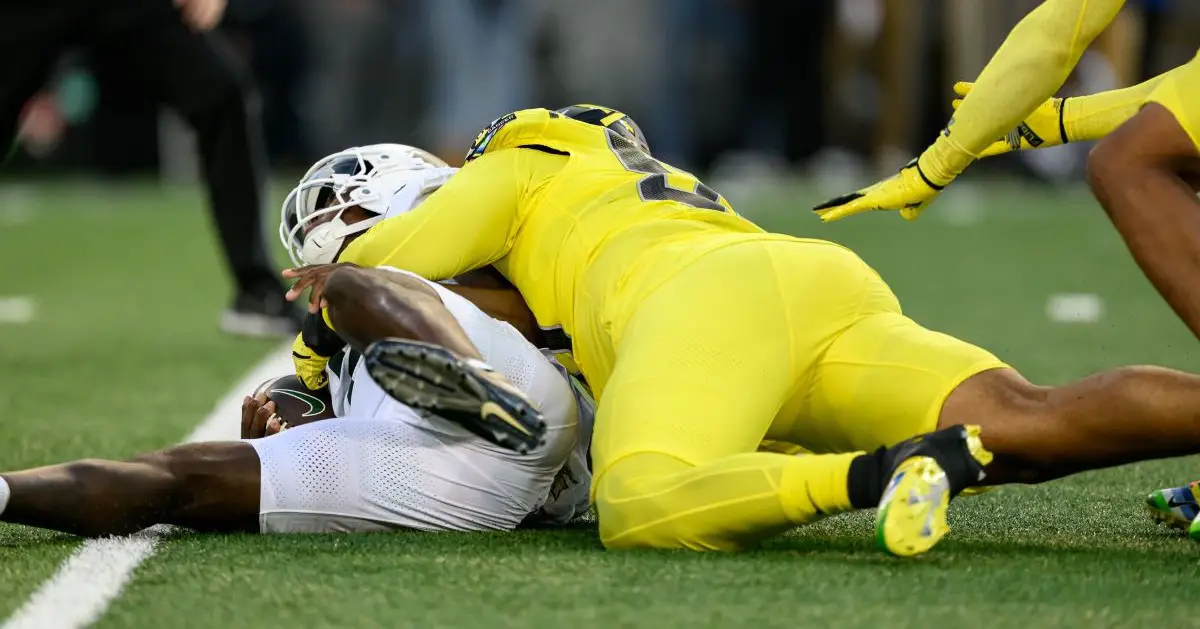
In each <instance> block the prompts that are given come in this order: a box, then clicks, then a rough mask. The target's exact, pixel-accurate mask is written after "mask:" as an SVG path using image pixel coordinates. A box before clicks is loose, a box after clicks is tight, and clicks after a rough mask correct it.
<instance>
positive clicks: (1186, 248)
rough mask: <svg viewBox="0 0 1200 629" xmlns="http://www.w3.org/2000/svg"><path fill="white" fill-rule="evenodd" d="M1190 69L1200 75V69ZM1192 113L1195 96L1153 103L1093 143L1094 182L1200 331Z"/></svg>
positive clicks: (1198, 155) (1125, 233)
mask: <svg viewBox="0 0 1200 629" xmlns="http://www.w3.org/2000/svg"><path fill="white" fill-rule="evenodd" d="M1189 65H1190V64H1189ZM1191 74H1193V75H1194V76H1192V77H1191V78H1192V79H1194V80H1200V72H1197V71H1196V68H1193V69H1192V71H1191ZM1181 83H1182V82H1181ZM1162 87H1165V88H1172V87H1173V85H1168V84H1164V85H1163V86H1162ZM1198 87H1200V85H1198ZM1168 91H1170V90H1168ZM1152 100H1153V97H1152ZM1189 102H1190V103H1192V105H1191V107H1190V108H1189V107H1188V103H1189ZM1192 120H1197V121H1200V104H1197V103H1195V99H1194V98H1174V99H1172V98H1166V99H1163V102H1162V103H1159V102H1151V103H1150V104H1148V105H1147V106H1146V107H1145V108H1143V109H1142V110H1141V111H1140V112H1138V113H1137V114H1136V115H1135V116H1133V117H1132V118H1130V119H1129V121H1128V122H1127V123H1126V124H1124V125H1122V126H1121V127H1120V128H1118V129H1117V130H1116V131H1114V132H1113V133H1111V134H1110V135H1109V136H1108V137H1106V138H1105V139H1104V140H1102V141H1101V142H1100V143H1099V144H1098V145H1097V146H1096V148H1095V149H1093V150H1092V153H1091V155H1089V157H1088V183H1089V184H1090V185H1091V187H1092V190H1093V192H1094V193H1095V195H1096V198H1097V199H1098V200H1099V201H1100V204H1101V205H1102V206H1103V207H1104V210H1105V211H1106V212H1107V213H1108V215H1109V217H1110V218H1111V219H1112V221H1113V224H1114V225H1115V226H1116V227H1117V230H1118V231H1119V232H1120V233H1121V237H1122V238H1123V239H1124V240H1125V244H1126V246H1128V247H1129V250H1130V252H1131V253H1132V254H1133V257H1134V259H1135V260H1137V263H1138V265H1139V266H1140V267H1141V268H1142V271H1143V272H1144V273H1145V274H1146V277H1147V278H1149V279H1150V281H1151V282H1152V283H1153V284H1154V287H1155V288H1157V289H1158V292H1159V293H1160V294H1161V295H1162V296H1163V298H1164V299H1166V301H1167V303H1169V304H1170V305H1171V308H1173V309H1174V310H1175V312H1176V314H1178V315H1179V317H1180V318H1182V319H1183V321H1184V323H1186V324H1187V326H1188V327H1189V328H1190V329H1191V330H1192V332H1193V333H1194V334H1196V335H1197V336H1200V291H1198V290H1197V287H1198V286H1200V202H1197V199H1196V186H1197V183H1198V182H1200V152H1198V151H1197V141H1196V140H1197V138H1196V137H1195V136H1194V134H1193V133H1189V129H1191V130H1195V129H1196V127H1194V126H1192V124H1193V123H1192V122H1191V121H1192Z"/></svg>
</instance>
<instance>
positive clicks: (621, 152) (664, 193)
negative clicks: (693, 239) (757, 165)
mask: <svg viewBox="0 0 1200 629" xmlns="http://www.w3.org/2000/svg"><path fill="white" fill-rule="evenodd" d="M608 145H609V147H610V148H612V151H613V154H614V155H616V156H617V161H619V162H621V165H622V166H624V167H625V170H628V171H630V172H635V173H644V174H645V175H646V176H645V177H642V178H641V179H639V180H638V183H637V188H638V196H639V197H641V199H642V200H643V201H675V202H677V203H683V204H684V205H690V206H692V207H694V208H696V209H700V210H716V211H718V212H724V211H726V209H727V208H726V207H725V206H724V205H722V204H721V195H719V194H717V191H716V190H713V189H712V188H709V187H708V186H706V185H704V184H703V183H700V181H698V180H697V181H696V185H695V186H694V187H693V188H692V189H691V190H680V189H679V188H676V187H673V186H672V185H671V184H670V182H669V181H667V175H668V174H669V173H670V172H671V171H670V170H669V169H667V167H666V166H664V165H663V163H662V162H660V161H658V160H656V159H654V158H653V157H650V156H649V155H647V154H646V152H645V151H643V150H642V149H641V148H639V147H638V146H637V145H636V144H634V143H633V141H632V140H630V139H629V138H626V137H624V136H621V135H618V134H616V133H614V132H612V131H609V132H608Z"/></svg>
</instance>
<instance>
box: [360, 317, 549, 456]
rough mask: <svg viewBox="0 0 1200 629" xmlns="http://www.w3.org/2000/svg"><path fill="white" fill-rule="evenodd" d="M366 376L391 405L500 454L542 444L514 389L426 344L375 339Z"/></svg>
mask: <svg viewBox="0 0 1200 629" xmlns="http://www.w3.org/2000/svg"><path fill="white" fill-rule="evenodd" d="M363 360H364V362H365V364H366V366H367V373H369V374H370V375H371V379H372V380H374V381H375V382H376V383H377V384H378V385H379V386H380V387H381V388H382V389H383V390H384V391H385V392H386V393H387V394H388V395H390V396H391V397H392V398H393V399H395V400H396V401H398V402H400V403H401V404H405V405H407V406H410V407H412V408H414V409H418V410H422V411H428V412H430V413H432V414H434V415H436V416H438V417H441V418H443V419H446V420H448V421H451V422H454V423H456V424H458V425H460V426H462V427H463V428H466V429H467V430H469V431H471V432H473V433H475V434H476V435H479V436H480V437H482V438H484V439H486V440H488V441H490V442H492V443H494V444H496V445H498V446H501V447H503V448H508V449H510V450H515V451H517V452H519V453H521V454H525V453H527V452H529V451H530V450H532V449H534V448H537V447H539V446H541V445H542V444H543V443H545V435H546V422H545V420H544V419H543V417H542V414H541V412H540V411H538V409H537V408H535V407H534V405H533V403H532V402H530V401H529V399H528V398H526V397H525V395H524V394H523V393H521V392H520V391H519V390H517V388H516V387H514V386H512V385H510V384H507V383H505V382H502V381H498V380H496V379H493V378H489V377H488V376H487V375H486V374H487V373H488V372H490V371H492V369H491V367H489V366H487V365H486V364H485V363H483V362H482V361H478V360H472V359H463V358H460V357H459V356H457V355H456V354H454V353H453V352H451V351H450V350H448V349H446V348H444V347H440V346H437V345H431V344H429V343H422V342H419V341H408V340H402V339H393V338H389V339H380V340H378V341H375V342H374V343H372V344H371V345H369V346H368V347H367V350H366V351H365V352H364V353H363Z"/></svg>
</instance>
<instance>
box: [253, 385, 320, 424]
mask: <svg viewBox="0 0 1200 629" xmlns="http://www.w3.org/2000/svg"><path fill="white" fill-rule="evenodd" d="M262 393H265V394H266V395H267V399H268V400H271V401H272V402H274V403H275V413H276V414H277V415H279V418H280V419H282V420H283V421H284V422H285V423H286V424H287V425H288V427H289V428H294V427H296V426H302V425H304V424H310V423H312V422H316V421H321V420H323V419H332V418H333V417H335V415H334V414H333V400H332V398H330V396H329V387H324V388H322V389H320V390H318V391H313V390H312V389H309V388H308V387H306V386H304V383H303V382H300V379H299V378H297V377H296V376H295V375H293V374H289V375H286V376H280V377H278V378H272V379H270V380H267V381H266V382H264V383H262V384H261V385H259V387H258V388H257V389H255V391H254V395H256V396H257V395H259V394H262Z"/></svg>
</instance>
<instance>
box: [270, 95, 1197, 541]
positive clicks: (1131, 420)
mask: <svg viewBox="0 0 1200 629" xmlns="http://www.w3.org/2000/svg"><path fill="white" fill-rule="evenodd" d="M338 259H339V261H341V262H343V263H353V264H358V265H361V266H378V265H391V266H396V267H399V268H403V269H407V270H410V271H413V272H416V273H418V274H420V275H422V276H425V277H428V278H430V279H435V280H436V279H441V278H448V277H453V276H455V275H458V274H460V273H462V272H465V271H468V270H470V269H474V268H479V267H482V266H484V265H489V264H490V265H494V266H495V268H496V269H498V270H499V271H500V272H501V273H502V274H504V275H505V276H506V277H507V278H508V279H509V280H510V281H511V282H512V284H513V285H514V286H515V287H516V288H517V289H518V290H519V291H520V292H521V294H522V295H523V296H524V298H525V300H526V302H527V303H528V304H529V307H530V309H531V310H532V312H533V314H534V315H535V316H536V318H537V320H538V322H539V324H540V325H542V326H543V327H559V326H561V328H562V330H563V331H564V332H565V333H566V334H567V335H569V336H570V337H571V341H572V347H573V349H574V358H575V361H576V362H577V364H578V365H579V367H580V368H581V369H582V371H583V374H584V375H585V376H586V378H587V380H588V381H589V382H590V384H591V386H592V388H593V391H594V392H595V393H596V395H597V396H598V398H599V409H598V414H597V417H596V424H595V435H594V440H593V447H592V458H593V464H594V472H595V476H594V478H595V480H594V483H593V487H592V492H593V497H594V502H595V506H596V509H597V513H598V516H599V520H600V534H601V538H602V541H603V542H604V544H605V545H606V546H607V547H609V548H632V547H667V548H671V547H685V548H692V549H735V548H739V547H742V546H744V545H746V544H748V543H752V542H754V541H756V540H758V539H761V538H762V537H764V536H767V535H770V534H773V533H777V532H780V531H784V530H786V529H789V528H791V527H794V526H797V525H802V524H806V523H809V522H812V521H814V520H816V519H817V518H820V517H822V516H825V515H829V514H834V513H839V512H844V511H847V510H851V509H856V508H868V507H874V506H879V507H880V510H879V515H878V517H877V526H876V533H877V539H878V541H879V543H880V544H881V545H882V546H883V548H885V549H886V550H888V551H889V552H892V553H894V554H899V555H915V554H919V553H921V552H924V551H926V550H928V549H929V548H930V547H932V546H933V545H934V544H935V543H936V542H937V541H938V540H939V539H941V537H942V536H943V535H944V534H945V532H946V531H947V530H948V528H947V526H946V521H945V511H946V507H947V505H948V502H949V499H950V498H951V497H952V496H953V495H955V494H957V493H958V492H960V491H961V490H963V489H964V488H965V487H967V486H970V485H976V484H979V483H980V482H981V480H982V478H983V473H984V467H983V466H984V465H986V466H987V468H986V471H987V479H988V483H996V484H998V483H1008V482H1036V481H1041V480H1047V479H1050V478H1056V477H1059V476H1062V475H1064V474H1069V473H1072V472H1076V471H1081V470H1085V469H1092V468H1096V467H1101V466H1106V465H1116V464H1120V463H1126V462H1130V461H1135V460H1140V459H1145V458H1150V457H1160V456H1174V455H1179V454H1185V453H1192V452H1198V451H1200V433H1197V432H1196V431H1195V430H1194V426H1195V425H1196V422H1197V421H1200V377H1197V376H1193V375H1189V374H1184V373H1180V372H1175V371H1170V370H1166V369H1158V368H1126V369H1120V370H1115V371H1112V372H1108V373H1104V374H1100V375H1097V376H1093V377H1091V378H1088V379H1085V380H1082V381H1080V382H1077V383H1074V384H1071V385H1068V386H1066V387H1061V388H1046V387H1038V386H1035V385H1032V384H1030V383H1029V382H1027V381H1026V380H1024V379H1023V378H1022V377H1021V376H1020V375H1019V374H1017V372H1016V371H1014V370H1013V369H1011V368H1009V367H1008V366H1007V365H1005V364H1004V363H1003V362H1001V361H1000V360H999V359H997V358H996V357H995V356H993V355H992V354H990V353H988V352H987V351H984V350H982V349H979V348H977V347H974V346H972V345H969V344H967V343H964V342H962V341H959V340H957V339H954V338H951V337H949V336H946V335H943V334H939V333H936V332H932V331H929V330H926V329H924V328H922V327H921V326H919V325H918V324H916V323H915V322H913V321H912V320H911V319H909V318H907V317H905V316H904V315H903V314H902V313H901V311H900V306H899V304H898V302H897V300H896V298H895V296H894V295H893V294H892V292H891V291H890V290H889V289H888V287H887V285H886V284H885V283H884V282H883V281H882V280H881V279H880V277H879V275H878V274H877V273H875V271H873V270H872V269H870V268H869V267H868V266H867V265H866V264H865V263H864V262H863V261H862V260H861V259H859V258H858V257H857V256H856V255H854V253H853V252H851V251H849V250H847V249H845V248H843V247H841V246H839V245H836V244H834V243H830V242H826V241H820V240H809V239H800V238H794V237H791V236H785V235H781V234H771V233H766V232H764V231H763V230H761V229H760V228H758V227H757V226H755V225H754V224H753V223H751V222H750V221H747V220H745V219H743V218H741V217H739V216H737V215H736V214H735V213H733V212H732V211H731V210H730V209H729V205H728V203H727V202H726V201H725V200H724V199H722V198H721V197H720V196H719V195H717V194H716V193H715V192H713V191H712V190H711V189H709V188H707V187H706V186H704V185H703V184H701V183H700V182H699V181H697V180H696V179H695V178H694V177H692V176H691V175H689V174H687V173H684V172H682V171H679V170H677V169H674V168H671V167H670V166H667V165H665V164H662V163H661V162H658V161H656V160H654V159H653V158H652V157H651V156H650V154H649V149H648V147H647V145H646V142H645V140H644V138H643V137H642V134H641V132H640V130H639V129H638V128H637V126H636V125H635V124H633V122H632V120H630V119H629V118H628V117H626V116H625V115H624V114H621V113H620V112H616V111H613V110H610V109H605V108H602V107H594V106H577V107H569V108H566V109H563V110H559V111H549V110H545V109H534V110H526V111H520V112H516V113H514V114H510V115H508V116H505V117H503V118H500V119H499V120H497V121H495V122H494V123H492V124H491V125H490V126H489V127H488V128H487V129H485V130H484V131H483V132H482V133H481V134H480V135H479V137H478V139H477V140H476V142H475V145H474V146H473V147H472V149H471V151H470V154H469V155H468V163H467V165H466V166H464V167H463V169H462V170H461V171H460V172H459V173H457V174H455V175H454V176H453V177H451V178H450V179H449V181H447V183H446V184H445V185H444V186H443V187H442V188H441V189H440V190H438V191H437V192H435V193H434V194H433V195H431V196H430V197H429V198H428V199H427V200H426V201H425V202H424V203H423V204H422V205H421V206H419V207H418V208H416V209H415V210H413V211H412V212H410V213H408V214H404V215H401V216H397V217H393V218H389V219H386V220H384V221H382V222H380V223H378V224H376V225H374V226H373V227H372V228H371V229H370V230H368V231H367V232H365V233H364V234H363V235H362V236H360V237H359V238H358V239H357V240H355V241H353V242H352V243H350V244H349V245H348V246H347V247H346V248H345V249H344V251H342V253H341V255H340V256H339V258H338ZM335 266H336V265H335ZM328 271H329V267H316V268H308V269H301V270H297V271H291V272H289V273H288V275H290V276H292V277H297V278H299V279H298V282H297V285H296V286H295V287H294V288H293V293H292V294H293V296H295V295H296V294H298V292H299V291H301V290H303V289H304V288H306V287H308V286H310V285H311V286H313V287H314V291H313V294H312V295H310V300H311V302H312V304H313V305H314V308H315V307H319V304H320V302H321V295H320V290H319V286H320V282H321V277H322V276H323V275H325V274H327V273H328ZM318 318H319V315H318ZM448 349H450V350H455V351H457V350H456V348H454V347H448ZM428 356H429V353H428V352H427V351H426V350H425V349H423V348H421V347H414V346H413V345H411V344H406V343H404V342H401V341H396V342H389V341H380V342H377V343H376V344H375V345H373V346H372V348H371V349H369V350H368V352H367V355H366V360H367V361H368V362H369V363H371V364H373V365H374V366H373V369H372V373H373V374H375V375H376V378H377V380H378V381H380V383H381V384H383V385H384V386H385V389H387V390H389V392H390V393H392V394H393V395H394V396H396V397H397V399H401V400H406V399H409V398H410V397H412V396H413V395H414V393H413V392H412V391H411V387H410V390H409V391H405V390H403V389H404V388H405V387H404V386H399V385H402V384H405V383H408V384H411V383H412V382H413V380H414V379H413V378H412V377H411V374H413V373H420V372H423V371H424V372H428V371H429V370H433V371H437V370H438V369H440V368H441V367H440V366H439V365H438V364H434V362H436V361H434V362H431V361H430V360H429V359H428ZM444 357H445V354H444V353H443V354H438V360H442V359H444ZM458 368H460V369H461V365H460V366H459V367H458ZM393 385H396V386H393ZM436 394H437V393H436V392H432V391H428V392H426V395H436ZM483 406H486V404H485V405H483ZM477 408H480V407H479V405H477ZM480 412H481V413H486V412H487V410H486V408H480ZM978 426H982V431H981V430H980V428H979V427H978ZM980 435H982V440H983V444H982V446H983V447H981V446H980ZM764 440H771V441H777V442H785V443H791V444H796V445H798V446H802V447H804V448H806V449H808V450H809V451H811V452H814V453H817V454H813V455H807V456H799V457H797V456H788V455H785V454H779V453H774V452H760V451H758V446H759V445H760V444H761V443H762V442H763V441H764ZM984 448H986V449H987V450H991V451H993V452H995V454H996V457H995V460H994V461H993V460H992V457H991V455H990V454H989V453H988V452H987V450H985V449H984Z"/></svg>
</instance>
